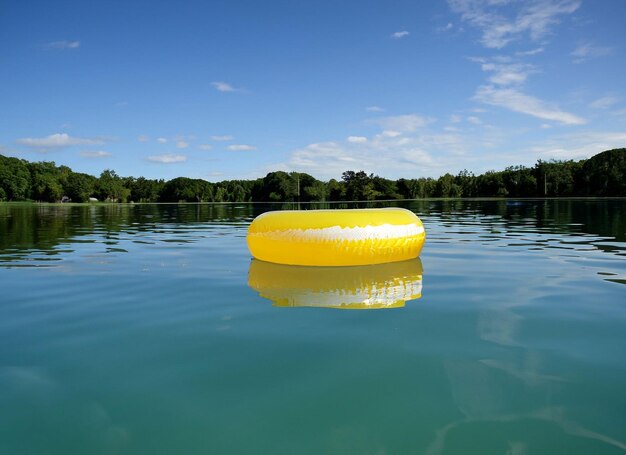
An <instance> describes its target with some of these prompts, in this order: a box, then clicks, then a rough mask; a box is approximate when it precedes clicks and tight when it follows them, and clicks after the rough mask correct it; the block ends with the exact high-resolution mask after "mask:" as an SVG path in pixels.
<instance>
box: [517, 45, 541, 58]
mask: <svg viewBox="0 0 626 455" xmlns="http://www.w3.org/2000/svg"><path fill="white" fill-rule="evenodd" d="M544 50H545V49H544V48H543V47H537V48H535V49H531V50H529V51H520V52H516V53H515V55H517V56H519V57H527V56H532V55H537V54H541V53H542V52H543V51H544Z"/></svg>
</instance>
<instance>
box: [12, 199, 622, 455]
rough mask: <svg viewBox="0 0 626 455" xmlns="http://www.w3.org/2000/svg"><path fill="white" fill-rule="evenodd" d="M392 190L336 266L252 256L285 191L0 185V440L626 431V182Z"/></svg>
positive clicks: (125, 445) (425, 441)
mask: <svg viewBox="0 0 626 455" xmlns="http://www.w3.org/2000/svg"><path fill="white" fill-rule="evenodd" d="M400 205H402V206H404V207H407V208H409V209H411V210H413V211H415V212H416V213H417V214H418V215H419V216H420V218H421V219H422V221H423V222H424V225H425V227H426V232H427V240H426V245H425V247H424V250H423V252H422V255H421V261H420V260H416V261H408V262H406V263H402V264H396V265H389V266H379V267H373V268H372V267H369V268H368V267H364V268H363V267H361V268H359V267H356V268H354V267H353V268H347V269H340V268H336V269H330V270H331V271H330V272H328V271H323V270H317V271H316V270H310V269H309V270H308V271H307V270H306V269H299V268H294V267H284V266H274V265H271V264H264V263H258V262H257V261H251V258H250V255H249V253H248V251H247V248H246V244H245V235H246V229H247V225H248V224H249V223H250V221H251V220H252V219H253V218H254V216H256V215H258V214H259V213H262V212H263V211H266V210H269V209H275V210H276V209H281V208H289V207H287V206H280V205H276V206H270V205H246V204H232V205H208V204H207V205H202V204H201V205H193V204H190V205H120V206H117V205H110V206H105V205H97V206H57V205H28V204H24V205H20V204H0V454H8V455H13V454H59V455H61V454H62V455H70V454H207V453H215V454H224V453H238V454H335V453H336V454H436V453H444V454H447V453H450V454H456V453H458V454H491V453H494V454H498V453H500V454H534V453H546V454H548V453H549V454H557V453H558V454H561V453H562V454H572V453H579V454H603V453H607V454H610V453H619V454H623V453H624V452H626V354H625V353H624V351H625V349H626V200H523V201H418V202H410V203H409V202H407V203H401V204H400ZM304 207H305V206H303V208H304ZM306 207H307V208H309V207H310V206H306ZM342 207H345V206H342ZM363 295H370V297H371V296H372V295H375V297H376V298H371V299H370V301H367V302H365V303H363V299H362V296H363ZM359 299H361V304H359ZM362 307H371V308H376V309H371V310H367V309H360V310H353V311H352V310H350V309H349V308H362ZM338 308H343V309H338ZM346 308H348V309H346Z"/></svg>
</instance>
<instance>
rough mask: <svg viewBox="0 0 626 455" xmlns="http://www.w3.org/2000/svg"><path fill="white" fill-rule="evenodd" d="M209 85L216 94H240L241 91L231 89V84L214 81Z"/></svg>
mask: <svg viewBox="0 0 626 455" xmlns="http://www.w3.org/2000/svg"><path fill="white" fill-rule="evenodd" d="M211 85H212V86H213V88H214V89H215V90H217V91H218V92H223V93H228V92H241V91H242V89H240V88H236V87H233V85H232V84H230V83H228V82H224V81H216V82H211Z"/></svg>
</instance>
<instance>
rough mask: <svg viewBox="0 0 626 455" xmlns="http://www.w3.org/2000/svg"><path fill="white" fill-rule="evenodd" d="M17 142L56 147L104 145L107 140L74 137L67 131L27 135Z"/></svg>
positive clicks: (27, 144)
mask: <svg viewBox="0 0 626 455" xmlns="http://www.w3.org/2000/svg"><path fill="white" fill-rule="evenodd" d="M15 142H16V143H18V144H20V145H25V146H26V147H33V148H38V149H54V148H64V147H70V146H73V145H102V144H104V143H105V140H104V139H102V138H83V137H73V136H70V135H69V134H67V133H56V134H51V135H50V136H46V137H25V138H21V139H17V140H16V141H15Z"/></svg>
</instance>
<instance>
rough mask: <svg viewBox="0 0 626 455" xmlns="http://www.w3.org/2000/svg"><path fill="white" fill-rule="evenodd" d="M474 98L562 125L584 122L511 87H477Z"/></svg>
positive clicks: (584, 121)
mask: <svg viewBox="0 0 626 455" xmlns="http://www.w3.org/2000/svg"><path fill="white" fill-rule="evenodd" d="M474 99H475V100H476V101H480V102H481V103H485V104H490V105H492V106H499V107H503V108H506V109H509V110H511V111H514V112H520V113H522V114H528V115H532V116H533V117H537V118H540V119H542V120H553V121H556V122H559V123H562V124H564V125H582V124H584V123H586V120H585V119H583V118H581V117H578V116H577V115H574V114H570V113H569V112H565V111H562V110H560V109H559V108H558V107H556V106H554V105H552V104H549V103H546V102H545V101H542V100H540V99H538V98H535V97H533V96H530V95H526V94H524V93H522V92H521V91H519V90H517V89H513V88H506V89H501V88H496V87H494V86H493V85H484V86H481V87H478V90H477V91H476V94H475V95H474Z"/></svg>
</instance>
